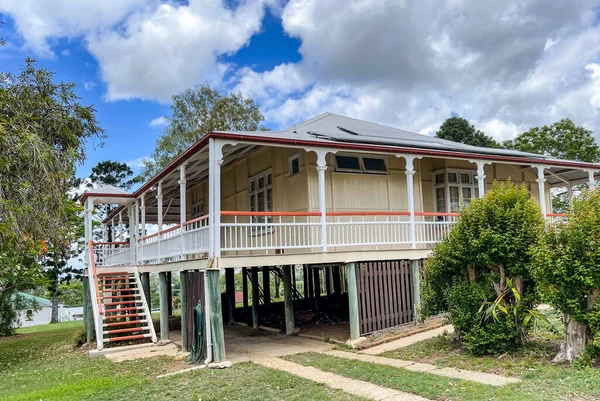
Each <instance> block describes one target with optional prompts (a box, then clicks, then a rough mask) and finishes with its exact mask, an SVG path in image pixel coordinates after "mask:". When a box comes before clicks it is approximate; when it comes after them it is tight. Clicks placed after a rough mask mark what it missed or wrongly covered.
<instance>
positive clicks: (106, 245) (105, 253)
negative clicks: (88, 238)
mask: <svg viewBox="0 0 600 401" xmlns="http://www.w3.org/2000/svg"><path fill="white" fill-rule="evenodd" d="M93 252H94V258H95V260H96V266H98V267H108V266H120V265H130V264H131V248H130V247H129V243H128V242H94V243H93Z"/></svg>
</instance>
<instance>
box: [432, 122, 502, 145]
mask: <svg viewBox="0 0 600 401" xmlns="http://www.w3.org/2000/svg"><path fill="white" fill-rule="evenodd" d="M435 136H436V137H437V138H440V139H446V140H448V141H453V142H460V143H464V144H467V145H472V146H479V147H483V148H501V147H502V146H500V144H499V143H498V142H496V140H495V139H494V138H492V137H491V136H488V135H486V134H485V133H484V132H482V131H480V130H478V129H476V128H475V126H474V125H473V124H471V123H470V122H469V121H468V120H466V119H464V118H462V117H457V116H455V117H450V118H448V119H446V121H444V123H443V124H442V125H441V126H440V129H439V130H438V131H437V132H436V133H435Z"/></svg>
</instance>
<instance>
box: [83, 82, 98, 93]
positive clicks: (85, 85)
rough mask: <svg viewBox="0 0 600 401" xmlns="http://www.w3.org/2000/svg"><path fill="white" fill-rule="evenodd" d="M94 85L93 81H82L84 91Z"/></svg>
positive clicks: (92, 87)
mask: <svg viewBox="0 0 600 401" xmlns="http://www.w3.org/2000/svg"><path fill="white" fill-rule="evenodd" d="M95 86H96V83H95V82H91V81H85V82H84V83H83V87H84V88H85V90H86V91H91V90H92V89H94V87H95Z"/></svg>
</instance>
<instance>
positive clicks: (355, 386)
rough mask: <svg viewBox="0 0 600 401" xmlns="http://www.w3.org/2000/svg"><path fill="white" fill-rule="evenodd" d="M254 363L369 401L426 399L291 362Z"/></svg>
mask: <svg viewBox="0 0 600 401" xmlns="http://www.w3.org/2000/svg"><path fill="white" fill-rule="evenodd" d="M254 362H255V363H258V364H261V365H263V366H266V367H268V368H272V369H277V370H281V371H283V372H287V373H291V374H293V375H295V376H299V377H303V378H305V379H308V380H312V381H314V382H317V383H322V384H325V385H326V386H328V387H331V388H335V389H338V390H342V391H344V392H346V393H349V394H353V395H356V396H359V397H364V398H368V399H370V400H380V401H383V400H385V401H427V400H428V399H427V398H423V397H420V396H418V395H414V394H410V393H405V392H402V391H398V390H393V389H390V388H386V387H381V386H378V385H376V384H372V383H369V382H365V381H362V380H355V379H350V378H348V377H344V376H340V375H336V374H334V373H329V372H324V371H322V370H319V369H316V368H313V367H310V366H304V365H299V364H296V363H293V362H289V361H285V360H283V359H279V358H258V359H255V360H254Z"/></svg>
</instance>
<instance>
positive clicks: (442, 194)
mask: <svg viewBox="0 0 600 401" xmlns="http://www.w3.org/2000/svg"><path fill="white" fill-rule="evenodd" d="M433 174H434V188H435V200H434V202H435V208H436V212H438V213H446V212H450V213H456V212H457V211H458V209H459V208H460V207H461V206H467V205H468V204H469V203H470V202H471V200H473V198H477V197H479V188H478V186H477V178H476V175H477V173H476V172H474V171H469V170H442V171H437V172H434V173H433Z"/></svg>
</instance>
